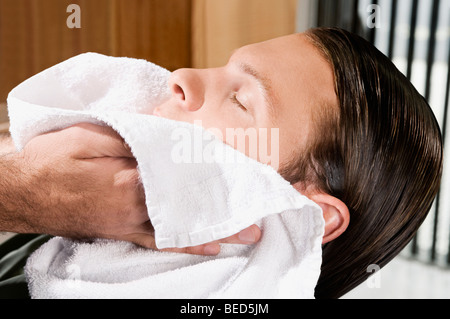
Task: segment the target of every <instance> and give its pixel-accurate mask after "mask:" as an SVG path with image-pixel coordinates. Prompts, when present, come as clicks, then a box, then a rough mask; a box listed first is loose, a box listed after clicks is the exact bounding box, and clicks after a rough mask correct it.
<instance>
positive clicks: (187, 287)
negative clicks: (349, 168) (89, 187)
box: [8, 53, 324, 298]
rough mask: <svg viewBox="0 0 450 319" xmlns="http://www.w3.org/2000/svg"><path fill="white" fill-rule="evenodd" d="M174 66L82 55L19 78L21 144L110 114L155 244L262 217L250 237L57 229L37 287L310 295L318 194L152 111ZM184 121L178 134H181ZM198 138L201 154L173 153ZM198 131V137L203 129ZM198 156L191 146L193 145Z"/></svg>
mask: <svg viewBox="0 0 450 319" xmlns="http://www.w3.org/2000/svg"><path fill="white" fill-rule="evenodd" d="M169 75H170V73H169V72H168V71H167V70H164V69H162V68H160V67H158V66H156V65H154V64H152V63H150V62H147V61H144V60H136V59H130V58H113V57H107V56H103V55H100V54H95V53H87V54H82V55H79V56H76V57H74V58H72V59H69V60H67V61H65V62H62V63H60V64H58V65H56V66H54V67H52V68H50V69H47V70H45V71H43V72H41V73H39V74H37V75H35V76H34V77H32V78H30V79H28V80H27V81H25V82H24V83H22V84H20V85H19V86H18V87H16V88H15V89H14V90H13V91H12V92H11V93H10V94H9V96H8V109H9V115H10V123H11V126H10V130H11V134H12V137H13V140H14V142H15V144H16V146H17V148H18V149H19V150H20V149H21V148H23V147H24V145H26V143H27V142H28V141H29V140H30V139H31V138H33V137H34V136H36V135H39V134H41V133H44V132H47V131H50V130H54V129H60V128H64V127H67V126H69V125H72V124H76V123H79V122H91V123H96V124H101V125H105V124H106V125H109V126H111V127H112V128H114V129H115V130H116V131H117V132H118V133H119V134H120V135H121V136H122V137H123V138H124V139H125V141H126V142H127V143H128V144H129V145H130V147H131V150H132V152H133V155H134V156H135V157H136V160H137V162H138V169H139V173H140V176H141V178H142V182H143V185H144V190H145V194H146V205H147V208H148V213H149V217H150V220H151V222H152V224H153V226H154V228H155V239H156V243H157V246H158V248H167V247H186V246H192V245H199V244H203V243H207V242H210V241H213V240H218V239H221V238H224V237H227V236H230V235H233V234H235V233H238V232H239V231H240V230H242V229H244V228H246V227H248V226H250V225H252V224H254V223H259V225H260V226H261V228H262V230H263V236H262V239H261V241H260V242H259V243H258V244H256V245H253V246H237V245H223V247H222V252H221V254H220V255H219V256H217V257H203V256H190V255H185V254H173V253H163V252H158V251H152V250H147V249H143V248H139V247H137V246H135V245H133V244H130V243H124V242H117V241H108V240H94V241H92V242H89V243H87V242H79V241H72V240H69V239H63V238H54V239H52V240H50V242H48V243H47V244H45V245H43V246H42V247H41V248H40V249H39V250H38V251H37V252H36V253H34V254H33V255H32V256H31V257H30V259H29V260H28V262H27V266H26V275H27V279H28V282H29V289H30V293H31V295H32V296H33V297H35V298H313V297H314V287H315V285H316V283H317V280H318V277H319V274H320V265H321V242H322V236H323V228H324V221H323V216H322V211H321V209H320V207H319V206H318V205H316V204H315V203H314V202H312V201H310V200H309V199H308V198H306V197H304V196H302V195H301V194H299V193H298V192H297V191H296V190H295V189H294V188H293V187H292V186H291V185H290V184H289V183H288V182H287V181H285V180H284V179H283V178H282V177H281V176H280V175H279V174H278V173H277V172H276V171H275V170H274V169H272V168H271V167H269V166H267V165H264V164H261V163H258V162H256V161H254V160H251V159H250V158H247V157H246V156H245V155H243V154H241V153H239V152H238V151H236V150H234V149H232V148H231V147H229V146H227V145H226V144H224V143H223V142H222V141H220V140H219V139H217V138H215V137H214V135H213V134H211V133H210V132H208V131H205V130H204V129H203V128H201V127H200V126H195V125H191V124H188V123H181V122H176V121H171V120H167V119H162V118H159V117H154V116H152V115H149V114H151V111H152V109H153V108H154V107H155V106H157V105H159V104H160V103H162V102H163V101H164V100H165V99H166V98H168V96H169V95H168V94H169V92H168V88H167V79H168V77H169ZM174 132H178V134H174ZM180 132H182V134H183V135H184V136H186V135H187V136H189V137H191V138H192V144H191V145H196V146H197V148H195V149H194V150H193V151H195V152H198V151H199V149H198V146H199V145H201V148H200V153H201V154H202V155H205V154H206V155H207V156H206V157H203V158H202V159H203V160H202V161H200V162H195V163H192V162H191V163H189V162H186V163H183V162H182V163H180V162H176V161H174V153H173V151H174V149H175V148H176V147H177V146H179V143H180V140H179V139H176V137H174V136H179V133H180ZM199 139H200V140H201V141H202V142H201V143H198V140H199ZM193 158H195V154H193Z"/></svg>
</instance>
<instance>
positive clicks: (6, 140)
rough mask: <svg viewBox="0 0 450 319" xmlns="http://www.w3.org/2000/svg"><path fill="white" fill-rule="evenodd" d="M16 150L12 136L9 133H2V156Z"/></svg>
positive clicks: (0, 143) (0, 135)
mask: <svg viewBox="0 0 450 319" xmlns="http://www.w3.org/2000/svg"><path fill="white" fill-rule="evenodd" d="M13 152H15V147H14V144H13V141H12V139H11V136H10V135H9V134H8V133H0V156H2V155H4V154H9V153H13Z"/></svg>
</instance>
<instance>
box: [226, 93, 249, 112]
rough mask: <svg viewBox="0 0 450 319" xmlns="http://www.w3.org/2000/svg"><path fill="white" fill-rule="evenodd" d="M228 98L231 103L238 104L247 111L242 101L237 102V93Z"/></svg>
mask: <svg viewBox="0 0 450 319" xmlns="http://www.w3.org/2000/svg"><path fill="white" fill-rule="evenodd" d="M230 100H231V102H232V103H233V104H235V105H237V106H239V107H240V108H241V109H242V110H243V111H245V112H247V108H246V107H245V106H244V105H242V103H241V102H239V100H238V99H237V93H233V94H232V95H231V96H230Z"/></svg>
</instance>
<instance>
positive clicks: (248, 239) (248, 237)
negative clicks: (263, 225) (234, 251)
mask: <svg viewBox="0 0 450 319" xmlns="http://www.w3.org/2000/svg"><path fill="white" fill-rule="evenodd" d="M260 239H261V229H260V228H259V227H258V226H256V225H251V226H250V227H247V228H245V229H243V230H242V231H240V232H239V233H237V234H235V235H233V236H230V237H227V238H224V239H221V240H218V241H217V243H221V244H242V245H252V244H254V243H257V242H258V241H259V240H260Z"/></svg>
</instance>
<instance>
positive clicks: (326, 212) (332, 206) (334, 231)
mask: <svg viewBox="0 0 450 319" xmlns="http://www.w3.org/2000/svg"><path fill="white" fill-rule="evenodd" d="M309 197H310V199H311V200H312V201H314V202H315V203H317V204H318V205H319V206H320V207H321V208H322V210H323V217H324V219H325V234H324V236H323V242H322V243H323V244H326V243H329V242H331V241H333V240H335V239H336V238H338V237H339V236H340V235H342V234H343V233H344V232H345V231H346V230H347V228H348V225H349V224H350V213H349V211H348V208H347V205H345V204H344V203H343V202H342V201H341V200H339V199H337V198H336V197H333V196H331V195H328V194H323V193H320V194H315V195H311V196H309Z"/></svg>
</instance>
